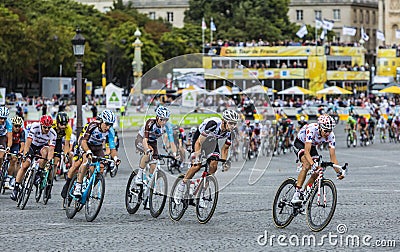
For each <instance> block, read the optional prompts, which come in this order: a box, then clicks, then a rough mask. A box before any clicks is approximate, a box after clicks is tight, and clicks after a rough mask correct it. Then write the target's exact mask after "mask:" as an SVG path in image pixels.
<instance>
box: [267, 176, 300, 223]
mask: <svg viewBox="0 0 400 252" xmlns="http://www.w3.org/2000/svg"><path fill="white" fill-rule="evenodd" d="M286 185H292V186H293V189H294V188H295V185H296V179H294V178H287V179H285V180H284V181H283V182H282V183H281V185H280V186H279V188H278V190H277V191H276V193H275V197H274V202H273V205H272V220H273V221H274V224H275V226H276V227H277V228H285V227H287V226H288V225H289V224H290V223H291V222H292V220H293V218H294V215H293V212H292V214H290V215H289V218H288V219H287V220H286V221H284V222H283V223H280V222H279V221H278V220H277V203H278V200H280V198H281V197H280V194H281V191H282V190H283V189H284V188H285V187H286ZM288 200H291V199H288ZM290 209H293V208H292V207H290Z"/></svg>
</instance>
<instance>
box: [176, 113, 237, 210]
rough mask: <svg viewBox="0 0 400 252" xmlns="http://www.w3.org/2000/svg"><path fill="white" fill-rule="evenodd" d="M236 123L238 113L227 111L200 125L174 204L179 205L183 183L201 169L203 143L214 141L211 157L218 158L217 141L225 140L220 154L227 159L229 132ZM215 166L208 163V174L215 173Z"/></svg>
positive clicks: (229, 140)
mask: <svg viewBox="0 0 400 252" xmlns="http://www.w3.org/2000/svg"><path fill="white" fill-rule="evenodd" d="M238 121H239V115H238V113H237V112H236V111H234V110H229V109H228V110H225V111H224V112H223V113H222V119H221V118H218V117H211V118H208V119H206V120H204V122H203V123H201V124H200V126H199V129H198V130H197V131H196V133H195V134H194V138H193V146H192V149H193V152H192V161H193V163H192V166H191V167H190V169H189V170H188V171H187V173H186V175H185V177H184V179H183V180H182V182H181V183H180V184H179V185H178V188H177V190H176V194H175V195H174V200H175V203H176V204H180V202H181V199H182V196H183V193H184V188H185V183H186V182H187V181H188V180H190V179H191V178H193V176H194V174H195V173H196V172H198V171H199V170H200V168H201V165H200V164H199V161H200V160H199V158H200V154H201V149H202V145H203V143H204V142H205V141H206V139H210V138H211V139H214V140H216V146H215V149H214V152H213V153H212V154H211V155H216V156H218V157H219V156H220V150H219V146H218V139H226V140H225V144H224V145H223V146H222V149H221V154H222V159H227V157H228V150H229V147H230V145H231V131H233V130H234V128H236V126H237V123H238ZM217 165H218V162H216V161H211V162H210V170H209V173H210V174H214V173H215V172H216V170H217Z"/></svg>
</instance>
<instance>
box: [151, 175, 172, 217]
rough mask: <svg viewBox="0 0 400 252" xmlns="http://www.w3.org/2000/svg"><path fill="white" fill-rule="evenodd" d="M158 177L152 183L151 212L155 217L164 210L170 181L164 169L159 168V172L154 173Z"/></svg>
mask: <svg viewBox="0 0 400 252" xmlns="http://www.w3.org/2000/svg"><path fill="white" fill-rule="evenodd" d="M153 176H156V179H153V181H152V182H151V184H150V196H149V205H150V214H151V216H153V217H154V218H157V217H158V216H159V215H160V214H161V213H162V211H163V210H164V206H165V201H166V200H167V193H168V181H167V176H166V175H165V173H164V172H163V171H162V170H158V171H157V174H154V175H153Z"/></svg>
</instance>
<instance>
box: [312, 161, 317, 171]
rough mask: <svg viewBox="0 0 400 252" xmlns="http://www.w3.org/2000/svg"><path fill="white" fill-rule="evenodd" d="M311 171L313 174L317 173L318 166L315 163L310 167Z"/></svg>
mask: <svg viewBox="0 0 400 252" xmlns="http://www.w3.org/2000/svg"><path fill="white" fill-rule="evenodd" d="M311 170H312V171H313V172H317V171H318V165H317V164H316V163H314V164H313V165H312V166H311Z"/></svg>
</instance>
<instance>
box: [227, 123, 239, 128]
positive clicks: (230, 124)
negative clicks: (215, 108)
mask: <svg viewBox="0 0 400 252" xmlns="http://www.w3.org/2000/svg"><path fill="white" fill-rule="evenodd" d="M228 124H229V126H231V127H236V125H237V123H234V122H228Z"/></svg>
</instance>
